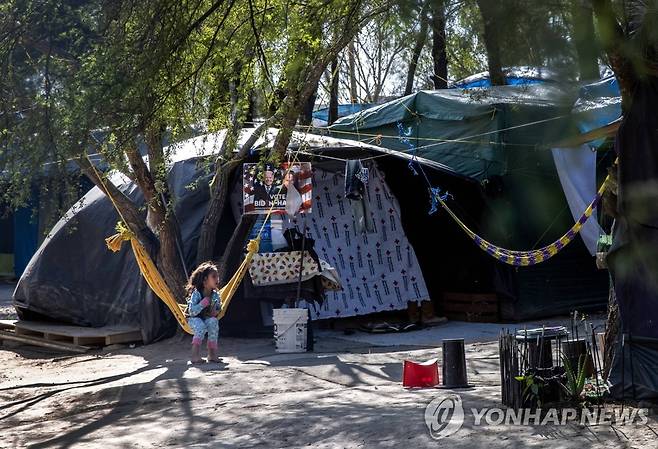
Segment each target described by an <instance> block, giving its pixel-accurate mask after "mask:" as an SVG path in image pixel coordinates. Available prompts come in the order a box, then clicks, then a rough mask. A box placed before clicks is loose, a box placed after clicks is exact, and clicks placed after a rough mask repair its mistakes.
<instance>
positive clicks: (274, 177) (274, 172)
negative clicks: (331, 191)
mask: <svg viewBox="0 0 658 449" xmlns="http://www.w3.org/2000/svg"><path fill="white" fill-rule="evenodd" d="M312 180H313V172H312V168H311V163H310V162H296V163H294V164H292V165H290V164H288V163H284V164H282V165H281V166H279V167H275V166H273V165H271V164H265V165H262V164H243V168H242V181H243V182H242V192H243V200H244V201H243V203H244V213H245V214H267V213H268V212H270V211H271V212H272V213H276V214H283V213H287V214H288V215H291V216H294V215H297V214H298V213H310V212H311V206H312V198H313V183H312Z"/></svg>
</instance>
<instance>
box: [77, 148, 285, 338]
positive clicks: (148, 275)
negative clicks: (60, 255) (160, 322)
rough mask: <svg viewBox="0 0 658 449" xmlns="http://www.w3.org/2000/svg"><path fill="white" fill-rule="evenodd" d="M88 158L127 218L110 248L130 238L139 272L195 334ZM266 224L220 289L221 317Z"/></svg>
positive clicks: (183, 325) (116, 248) (183, 306)
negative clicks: (233, 272)
mask: <svg viewBox="0 0 658 449" xmlns="http://www.w3.org/2000/svg"><path fill="white" fill-rule="evenodd" d="M87 161H88V162H89V165H90V166H91V169H92V170H93V171H94V173H95V174H96V176H97V177H98V179H99V181H100V183H101V185H102V186H103V190H105V192H104V193H105V195H106V196H107V197H108V198H109V199H110V202H112V205H113V206H114V209H116V211H117V213H118V214H119V216H120V217H121V219H122V220H123V222H119V223H118V224H117V231H118V232H117V233H116V234H115V235H113V236H111V237H108V238H106V239H105V243H106V244H107V247H108V248H109V249H110V250H112V251H114V252H117V251H119V250H120V249H121V245H122V244H123V242H124V241H125V240H130V246H131V247H132V249H133V254H135V260H137V265H138V266H139V271H140V272H141V273H142V276H144V279H145V280H146V283H147V284H148V285H149V287H151V290H153V292H155V294H156V295H157V296H158V297H159V298H160V299H161V300H162V302H164V303H165V305H166V306H167V307H168V308H169V310H171V313H173V314H174V317H175V318H176V321H178V324H179V325H180V327H181V328H183V330H184V331H185V332H187V333H188V334H192V335H193V334H194V331H192V328H191V327H190V325H189V324H188V322H187V318H186V317H185V312H186V310H187V304H180V303H179V302H178V301H176V298H175V297H174V295H173V293H171V290H170V289H169V287H168V286H167V283H166V282H165V280H164V279H163V278H162V275H161V274H160V272H159V271H158V269H157V267H156V266H155V263H153V259H151V256H149V254H148V252H147V251H146V248H144V245H142V243H141V242H140V241H139V239H138V238H137V236H136V235H135V233H134V232H132V231H131V230H130V229H129V228H128V227H127V222H126V220H125V218H123V215H122V214H121V209H119V207H118V206H117V204H116V202H115V200H114V198H112V195H111V194H110V191H109V190H108V188H107V186H106V185H105V181H103V177H102V175H101V174H100V173H98V170H96V167H95V166H94V164H93V162H91V160H90V159H89V157H87ZM288 171H290V168H288ZM286 174H287V173H286ZM271 213H272V208H270V211H269V212H268V213H267V217H269V216H270V214H271ZM266 220H267V218H266ZM264 227H265V225H264V224H263V226H262V227H261V229H260V231H259V232H258V234H257V237H256V238H255V239H252V240H250V241H249V243H247V255H246V256H245V258H244V260H243V261H242V263H241V264H240V266H239V267H238V269H237V271H236V272H235V274H234V275H233V277H231V279H230V280H229V281H228V283H227V284H226V285H225V286H224V287H222V288H221V289H220V290H219V298H220V302H221V305H222V309H221V311H220V312H219V315H218V316H217V318H218V319H221V318H222V317H223V316H224V314H226V310H227V309H228V305H229V303H230V302H231V299H232V298H233V294H234V293H235V291H236V290H237V288H238V286H239V285H240V282H241V281H242V278H244V275H245V274H246V273H247V270H248V269H249V264H251V259H252V258H253V257H254V254H256V253H257V252H258V247H259V245H260V235H261V233H262V232H263V228H264Z"/></svg>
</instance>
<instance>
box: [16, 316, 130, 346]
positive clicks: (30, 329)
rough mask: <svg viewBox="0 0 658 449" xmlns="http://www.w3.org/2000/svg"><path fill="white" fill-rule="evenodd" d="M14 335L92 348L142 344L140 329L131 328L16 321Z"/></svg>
mask: <svg viewBox="0 0 658 449" xmlns="http://www.w3.org/2000/svg"><path fill="white" fill-rule="evenodd" d="M14 333H15V334H16V335H23V336H26V337H36V338H42V339H44V340H49V341H54V342H63V343H69V344H73V345H78V346H91V347H102V346H109V345H113V344H118V343H135V342H139V343H141V342H142V332H141V331H140V330H139V328H138V327H131V326H104V327H82V326H67V325H63V324H56V323H44V322H39V321H16V322H15V323H14Z"/></svg>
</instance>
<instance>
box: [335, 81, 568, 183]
mask: <svg viewBox="0 0 658 449" xmlns="http://www.w3.org/2000/svg"><path fill="white" fill-rule="evenodd" d="M575 94H576V91H575V90H574V89H571V88H564V87H558V86H556V85H530V86H500V87H492V88H485V89H468V90H465V89H444V90H434V91H420V92H418V93H415V94H412V95H408V96H406V97H403V98H400V99H398V100H395V101H391V102H388V103H385V104H383V105H380V106H377V107H374V108H371V109H368V110H365V111H362V112H359V113H357V114H353V115H350V116H348V117H344V118H342V119H340V120H338V121H337V122H336V123H334V124H333V125H332V126H331V127H330V128H329V130H330V132H331V133H332V134H333V135H335V136H336V137H343V138H351V139H355V138H356V139H359V140H366V141H369V140H371V139H375V138H376V137H375V136H378V135H381V138H380V139H381V144H380V145H381V146H383V147H386V148H390V149H394V150H400V151H405V152H409V151H410V148H409V145H408V144H407V143H405V142H402V141H401V139H400V132H399V130H398V124H399V123H401V124H402V125H403V126H404V128H405V130H406V132H408V133H409V137H410V142H411V143H413V144H414V145H415V146H416V147H417V156H418V157H420V158H425V159H429V160H432V161H435V162H440V163H441V164H444V165H446V166H448V167H449V168H450V169H452V170H453V171H454V172H455V173H456V174H459V175H463V176H467V177H470V178H474V179H477V180H478V181H482V180H484V179H487V178H488V177H490V176H494V175H498V176H500V175H505V174H507V172H508V170H509V167H510V165H513V163H512V164H510V159H511V158H513V157H514V152H515V151H519V150H526V151H527V150H533V149H536V148H537V147H542V146H543V145H546V144H549V143H551V142H555V141H557V140H559V139H560V138H561V137H564V136H565V135H566V133H571V132H572V130H573V127H572V125H571V123H570V118H569V111H570V109H571V107H572V105H573V102H574V101H575ZM534 122H539V123H534Z"/></svg>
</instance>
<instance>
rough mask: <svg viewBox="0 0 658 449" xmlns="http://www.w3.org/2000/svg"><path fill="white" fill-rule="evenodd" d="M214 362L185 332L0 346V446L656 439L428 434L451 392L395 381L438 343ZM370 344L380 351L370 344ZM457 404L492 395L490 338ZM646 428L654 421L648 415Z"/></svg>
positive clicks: (565, 433) (232, 351)
mask: <svg viewBox="0 0 658 449" xmlns="http://www.w3.org/2000/svg"><path fill="white" fill-rule="evenodd" d="M222 343H223V344H222V354H223V360H224V361H225V362H226V363H225V365H223V366H222V367H221V368H217V367H215V368H213V367H211V366H203V367H201V368H199V367H195V366H189V365H188V364H187V351H188V342H187V341H180V340H178V341H176V340H175V339H174V340H169V341H165V342H161V343H158V344H154V345H149V346H145V347H138V348H135V349H122V350H119V351H117V352H110V353H97V354H90V355H82V356H73V357H62V356H53V355H52V354H51V353H48V352H44V351H40V350H36V349H33V348H32V349H30V348H26V347H21V348H9V349H6V350H0V364H1V366H2V367H3V368H2V371H0V373H1V374H0V404H2V405H0V430H1V433H0V435H2V437H1V439H0V447H3V448H5V447H7V448H14V447H35V448H51V447H53V448H73V447H75V448H77V447H83V448H84V447H100V446H102V447H109V448H128V447H130V448H134V447H136V448H142V447H144V448H145V447H156V448H160V447H245V448H246V447H314V448H320V447H402V446H408V447H410V448H411V447H453V448H455V447H456V448H472V447H482V448H487V449H489V448H498V447H500V448H502V447H519V448H524V447H567V448H581V447H584V446H587V447H657V446H658V444H656V442H657V441H658V436H656V434H654V433H653V432H652V431H651V430H650V429H648V428H647V427H637V426H632V427H630V426H629V428H628V429H622V430H623V431H624V433H625V435H626V437H627V438H626V437H624V436H623V435H621V434H615V433H614V432H613V431H612V430H611V429H610V428H600V429H593V430H588V429H584V428H579V427H577V426H567V427H555V426H536V427H532V426H530V427H519V426H505V425H502V426H487V427H475V426H473V419H472V416H470V415H469V413H468V412H467V416H466V420H465V424H464V427H463V428H462V429H461V430H460V431H459V432H457V433H456V434H455V435H453V436H452V437H449V438H447V439H444V440H441V441H435V440H432V439H431V438H430V437H429V435H428V433H427V429H426V426H425V423H424V419H423V416H424V409H425V406H426V405H427V403H428V402H429V401H430V400H432V399H433V398H435V397H437V396H440V395H448V394H451V392H450V391H446V390H436V389H427V390H418V391H407V390H404V389H403V388H401V386H400V385H399V379H400V376H401V361H402V360H403V359H404V358H408V357H411V358H415V359H419V360H420V359H426V358H431V357H435V356H437V355H438V354H439V353H438V351H436V350H434V349H414V350H402V349H400V348H369V347H366V346H364V345H363V344H361V343H350V342H346V341H344V340H339V339H331V338H326V337H325V338H323V341H322V342H321V343H320V344H319V345H318V348H317V352H316V353H312V354H293V355H276V354H274V351H273V346H272V344H271V342H270V341H267V340H238V339H228V338H227V339H223V340H222ZM375 351H376V352H375ZM467 358H468V365H469V376H470V377H469V380H470V381H471V382H472V383H474V384H475V385H476V388H474V389H471V390H465V391H461V392H459V394H460V396H461V398H462V401H463V404H464V406H465V408H466V409H467V410H468V409H469V408H470V407H483V406H486V407H492V406H495V405H496V404H497V401H498V397H499V387H498V386H497V384H498V371H497V370H498V368H497V365H498V358H497V347H496V344H492V343H489V344H474V345H469V346H468V354H467ZM650 425H651V426H652V428H654V429H658V424H657V423H656V421H655V420H654V419H653V418H652V420H651V421H650Z"/></svg>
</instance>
